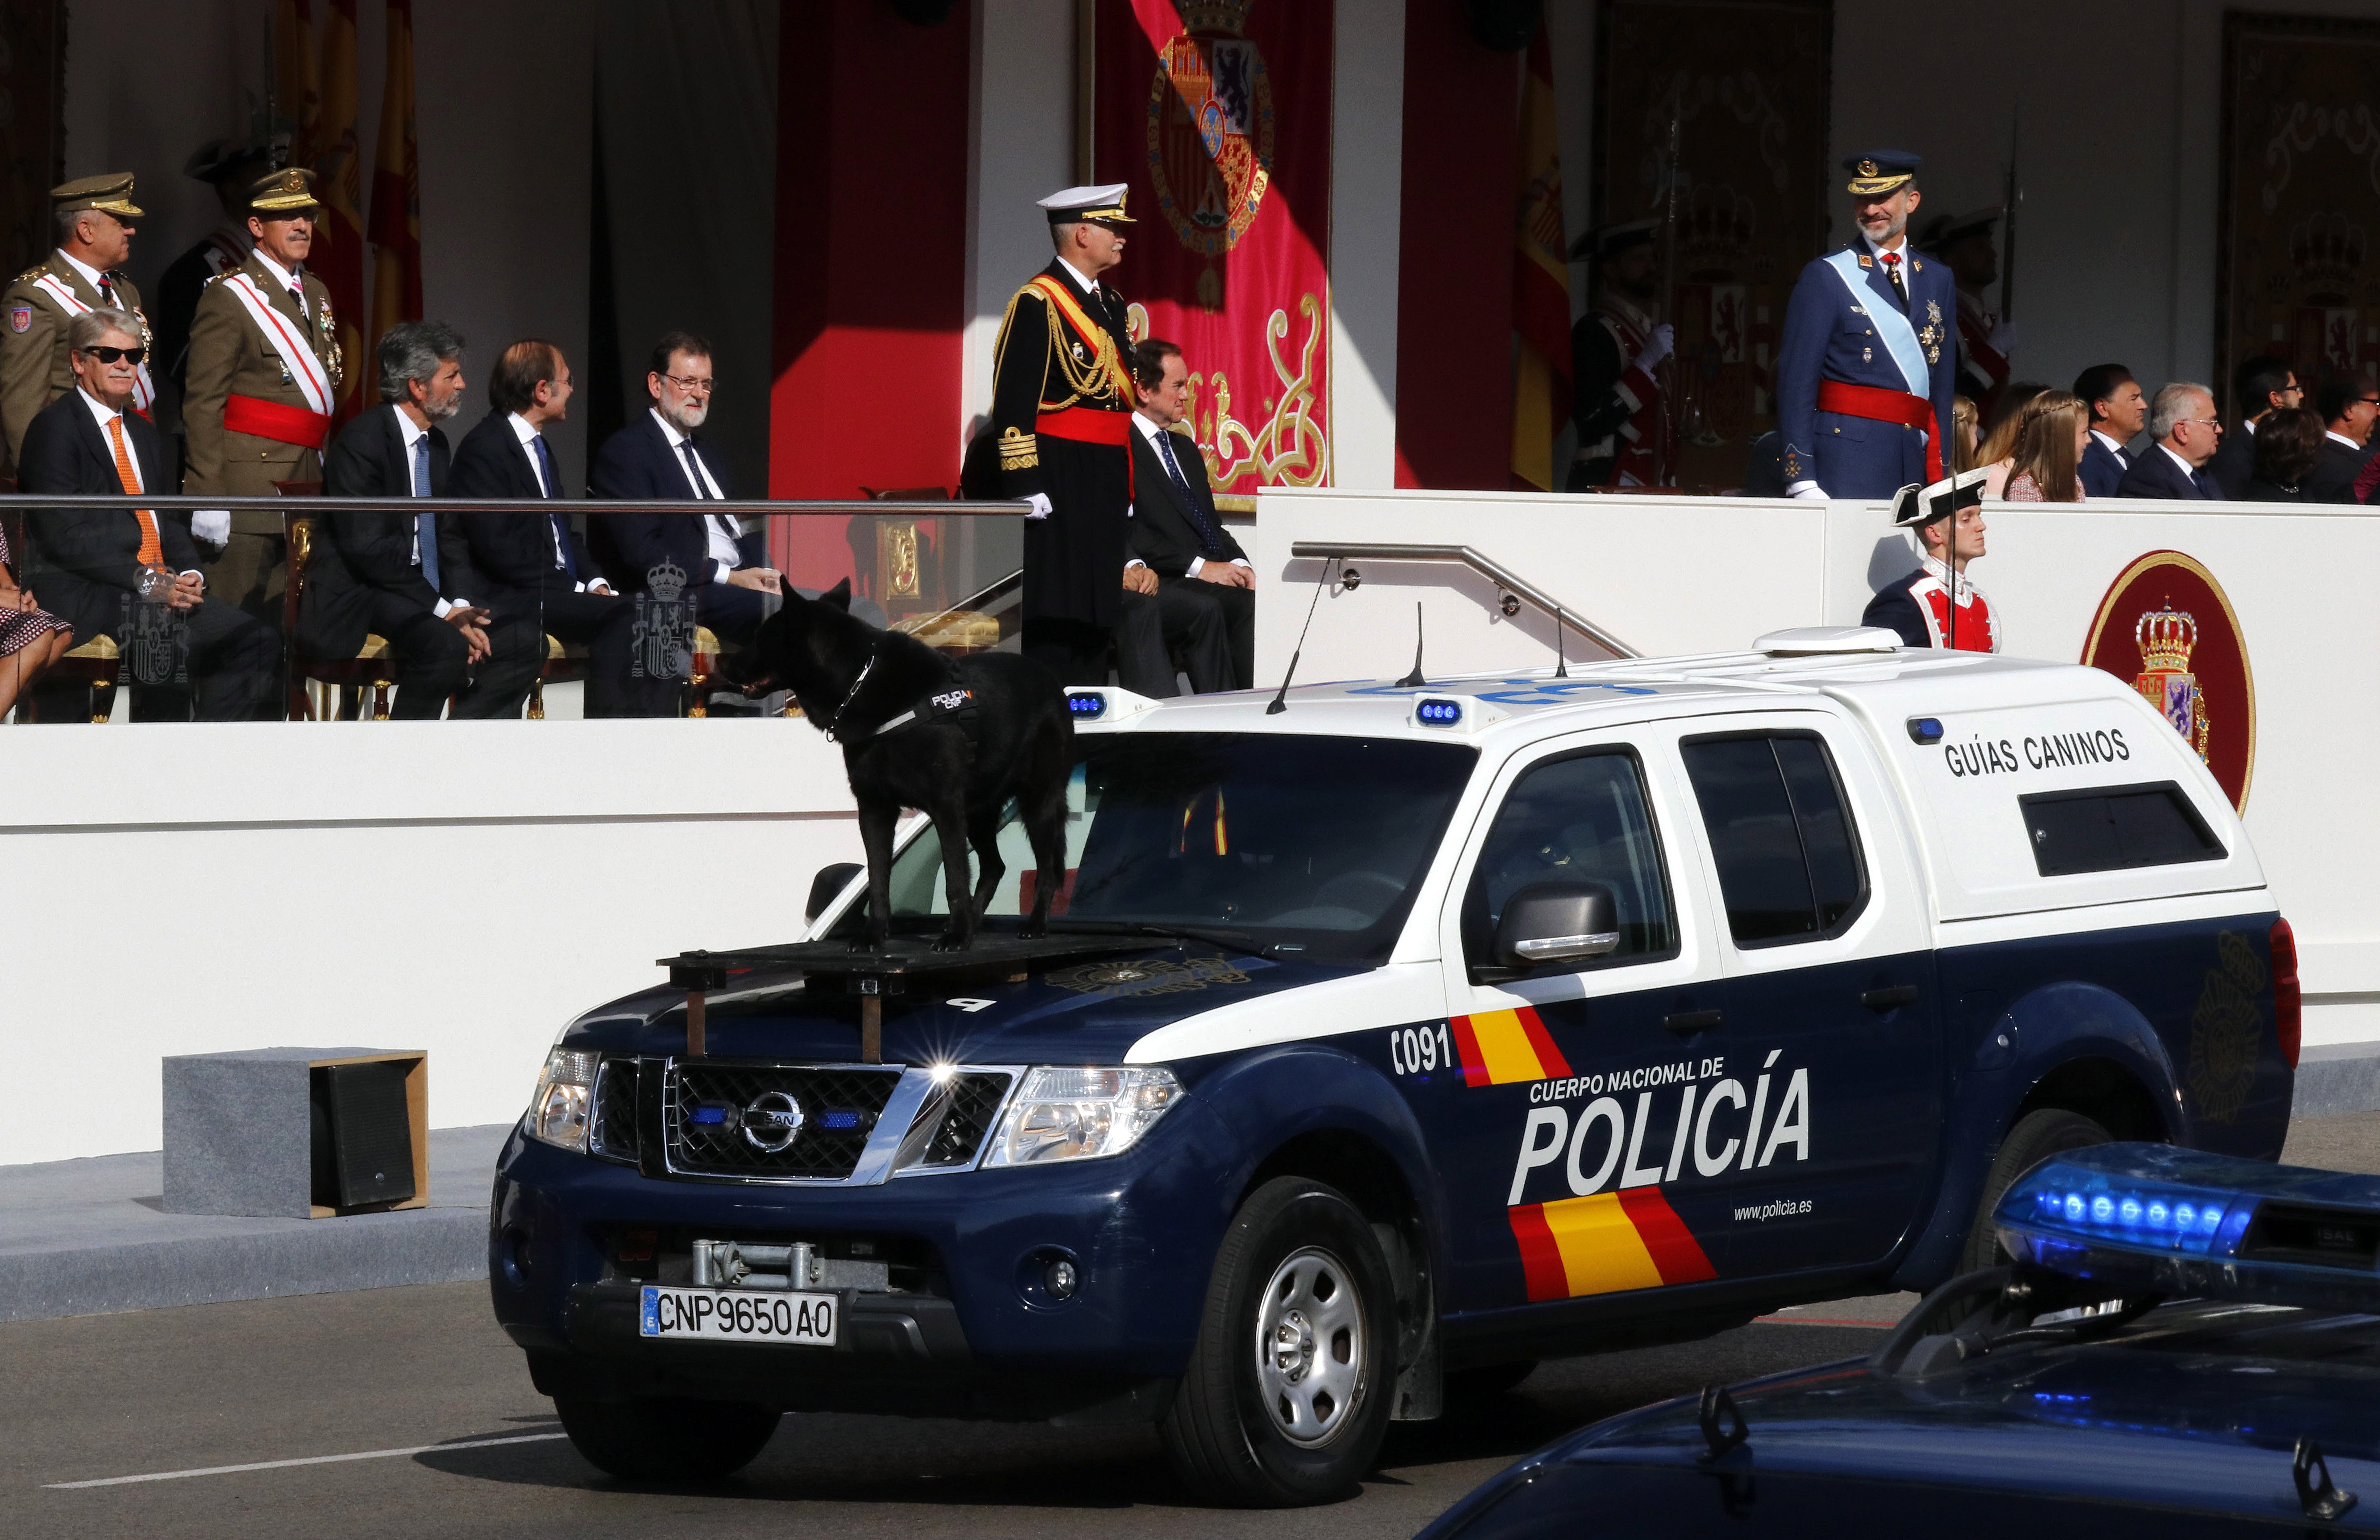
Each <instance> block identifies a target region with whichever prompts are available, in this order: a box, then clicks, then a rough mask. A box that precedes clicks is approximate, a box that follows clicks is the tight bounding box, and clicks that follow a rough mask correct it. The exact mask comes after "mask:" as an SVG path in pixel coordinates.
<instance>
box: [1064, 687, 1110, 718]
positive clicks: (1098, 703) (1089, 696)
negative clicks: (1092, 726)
mask: <svg viewBox="0 0 2380 1540" xmlns="http://www.w3.org/2000/svg"><path fill="white" fill-rule="evenodd" d="M1066 709H1067V710H1068V711H1069V712H1071V713H1073V715H1074V718H1075V721H1098V720H1099V718H1101V717H1103V716H1105V715H1107V713H1108V697H1106V696H1104V695H1102V694H1100V693H1099V691H1097V690H1068V691H1067V692H1066Z"/></svg>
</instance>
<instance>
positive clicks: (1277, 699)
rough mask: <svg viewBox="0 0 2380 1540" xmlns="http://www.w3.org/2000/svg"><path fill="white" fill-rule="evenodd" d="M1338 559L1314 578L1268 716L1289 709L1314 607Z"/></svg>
mask: <svg viewBox="0 0 2380 1540" xmlns="http://www.w3.org/2000/svg"><path fill="white" fill-rule="evenodd" d="M1336 560H1338V558H1337V557H1332V558H1330V560H1326V561H1325V562H1324V563H1323V564H1322V576H1319V577H1318V578H1316V579H1315V580H1314V597H1313V598H1312V599H1309V600H1306V601H1305V624H1304V625H1301V626H1299V627H1298V628H1297V646H1295V647H1294V648H1293V649H1290V654H1289V670H1288V672H1287V673H1283V674H1282V675H1281V688H1280V689H1279V690H1277V691H1275V692H1274V694H1273V697H1272V704H1270V705H1269V706H1267V707H1266V708H1265V715H1266V716H1269V717H1277V716H1279V715H1281V713H1282V712H1283V711H1286V710H1288V709H1289V682H1290V681H1291V680H1293V679H1294V678H1296V677H1297V660H1298V658H1299V656H1300V655H1302V654H1303V653H1304V652H1305V634H1306V633H1307V632H1308V631H1311V630H1313V629H1314V607H1315V606H1316V605H1317V604H1319V603H1321V602H1322V590H1323V588H1326V587H1327V586H1329V584H1330V562H1331V561H1336Z"/></svg>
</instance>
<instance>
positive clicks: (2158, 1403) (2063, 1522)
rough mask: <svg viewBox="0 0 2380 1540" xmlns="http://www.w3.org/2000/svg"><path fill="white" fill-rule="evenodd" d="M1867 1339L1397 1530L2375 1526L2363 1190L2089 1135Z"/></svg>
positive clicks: (2373, 1205)
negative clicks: (2000, 1251)
mask: <svg viewBox="0 0 2380 1540" xmlns="http://www.w3.org/2000/svg"><path fill="white" fill-rule="evenodd" d="M1994 1218H1995V1219H1996V1221H1997V1223H1998V1230H1999V1235H2000V1241H2001V1244H2002V1245H2003V1246H2004V1247H2005V1248H2006V1250H2007V1252H2008V1254H2009V1255H2010V1257H2012V1258H2013V1262H2012V1264H2011V1265H2010V1266H2006V1267H1990V1268H1985V1269H1983V1270H1981V1271H1977V1272H1973V1273H1969V1274H1967V1275H1965V1276H1964V1277H1961V1278H1958V1279H1953V1280H1951V1281H1950V1282H1949V1283H1947V1284H1945V1285H1943V1286H1942V1287H1941V1288H1940V1289H1939V1290H1937V1291H1935V1292H1934V1293H1933V1294H1932V1295H1930V1296H1929V1297H1928V1298H1927V1299H1926V1300H1925V1303H1924V1304H1921V1305H1919V1306H1918V1307H1917V1309H1915V1310H1914V1311H1913V1312H1911V1314H1910V1315H1909V1316H1908V1317H1907V1318H1906V1319H1905V1320H1903V1321H1902V1322H1901V1324H1900V1326H1899V1327H1898V1328H1895V1329H1894V1331H1893V1332H1892V1334H1891V1336H1890V1337H1889V1338H1888V1340H1886V1341H1885V1343H1884V1344H1883V1346H1881V1347H1880V1348H1878V1349H1877V1350H1876V1352H1875V1353H1873V1354H1872V1355H1870V1356H1869V1357H1867V1358H1864V1359H1856V1360H1852V1361H1851V1362H1848V1363H1840V1364H1824V1365H1820V1366H1818V1367H1815V1368H1809V1369H1803V1370H1796V1371H1794V1372H1791V1373H1789V1374H1782V1375H1773V1376H1768V1377H1767V1378H1763V1379H1756V1380H1751V1381H1747V1382H1745V1383H1743V1384H1739V1385H1733V1386H1726V1387H1721V1386H1712V1387H1710V1388H1706V1390H1705V1391H1704V1392H1703V1394H1702V1395H1701V1397H1700V1398H1699V1399H1698V1400H1682V1401H1670V1402H1665V1403H1663V1404H1660V1405H1658V1406H1650V1407H1646V1408H1645V1409H1643V1410H1642V1411H1638V1412H1633V1413H1628V1414H1626V1415H1624V1416H1621V1417H1614V1418H1611V1419H1609V1420H1608V1421H1605V1422H1602V1423H1598V1424H1597V1425H1594V1426H1592V1427H1589V1428H1586V1429H1585V1430H1583V1431H1581V1432H1578V1433H1575V1434H1573V1435H1571V1436H1570V1437H1566V1438H1564V1439H1562V1440H1561V1441H1560V1442H1559V1443H1557V1444H1554V1445H1553V1446H1551V1447H1550V1448H1548V1449H1543V1450H1540V1451H1539V1452H1538V1453H1536V1454H1535V1455H1532V1456H1530V1457H1529V1458H1528V1459H1526V1460H1524V1461H1522V1462H1521V1463H1519V1464H1518V1465H1515V1466H1513V1467H1512V1469H1511V1470H1509V1471H1506V1472H1504V1473H1502V1474H1500V1475H1499V1476H1498V1477H1496V1479H1494V1480H1493V1481H1491V1482H1489V1483H1488V1485H1485V1486H1483V1487H1481V1488H1479V1489H1478V1490H1477V1491H1475V1492H1474V1493H1472V1494H1471V1495H1470V1496H1469V1497H1468V1498H1464V1499H1463V1501H1462V1502H1461V1503H1459V1504H1457V1505H1456V1506H1455V1507H1454V1508H1453V1509H1451V1510H1449V1511H1448V1512H1447V1513H1446V1514H1445V1515H1443V1516H1442V1517H1441V1518H1439V1520H1438V1522H1435V1523H1433V1524H1432V1525H1430V1526H1429V1527H1428V1528H1427V1529H1426V1530H1424V1531H1423V1532H1422V1535H1421V1540H1455V1537H1456V1536H1458V1535H1459V1536H1461V1537H1462V1540H1536V1537H1538V1536H1547V1537H1551V1536H1555V1535H1561V1536H1565V1537H1567V1536H1574V1535H1636V1534H1644V1535H1655V1534H1658V1535H1660V1536H1662V1537H1663V1540H1692V1537H1694V1536H1700V1535H1721V1534H1723V1535H1729V1536H1742V1537H1751V1536H1762V1535H1788V1534H1790V1535H1803V1534H1811V1535H1817V1534H1824V1535H1830V1536H1833V1535H1853V1534H1922V1535H1925V1536H1927V1537H1928V1540H1935V1537H1939V1536H1946V1535H1962V1534H2023V1535H2027V1536H2034V1537H2041V1540H2047V1537H2050V1536H2063V1535H2089V1536H2092V1537H2093V1540H2104V1537H2106V1536H2110V1535H2124V1534H2155V1535H2158V1536H2160V1537H2168V1536H2194V1535H2200V1534H2268V1533H2269V1534H2326V1533H2332V1532H2357V1533H2360V1532H2370V1531H2380V1418H2375V1416H2374V1410H2375V1406H2380V1271H2375V1267H2376V1266H2380V1179H2374V1178H2371V1177H2362V1176H2345V1175H2339V1174H2337V1173H2334V1172H2329V1171H2316V1170H2302V1169H2298V1168H2291V1167H2273V1166H2265V1165H2262V1164H2259V1163H2254V1162H2249V1161H2241V1160H2236V1159H2231V1158H2225V1157H2221V1156H2215V1155H2208V1154H2204V1153H2203V1152H2199V1151H2193V1150H2185V1149H2177V1148H2174V1147H2172V1146H2162V1145H2144V1144H2116V1145H2103V1146H2096V1147H2094V1148H2091V1149H2085V1150H2077V1151H2074V1152H2071V1153H2070V1154H2066V1155H2062V1156H2059V1157H2057V1158H2053V1159H2051V1160H2048V1161H2046V1162H2045V1163H2043V1164H2042V1165H2039V1166H2037V1167H2035V1168H2034V1170H2032V1171H2031V1172H2030V1173H2029V1174H2027V1175H2026V1176H2024V1177H2023V1178H2022V1179H2021V1180H2019V1181H2018V1182H2016V1183H2015V1184H2014V1185H2012V1186H2011V1187H2010V1189H2009V1191H2008V1193H2007V1194H2006V1195H2005V1196H2004V1197H2003V1198H2002V1200H2001V1202H2000V1205H1999V1207H1998V1209H1997V1210H1996V1211H1995V1216H1994Z"/></svg>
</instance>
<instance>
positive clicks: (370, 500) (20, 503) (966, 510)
mask: <svg viewBox="0 0 2380 1540" xmlns="http://www.w3.org/2000/svg"><path fill="white" fill-rule="evenodd" d="M423 503H429V504H430V505H431V506H432V507H435V508H443V509H447V510H449V511H461V512H484V513H517V514H552V513H566V514H731V515H735V516H736V517H738V518H761V517H766V516H771V515H779V516H790V517H795V518H849V517H851V516H853V515H857V514H886V515H893V516H895V517H900V518H938V517H942V516H946V515H956V516H958V517H961V518H972V517H976V516H978V515H991V516H995V517H999V516H1006V517H1013V518H1022V517H1023V516H1024V515H1026V514H1028V513H1031V512H1032V511H1033V509H1032V504H1030V503H1024V502H1012V501H1008V500H1005V499H1002V500H999V501H987V502H976V501H973V500H967V501H961V502H951V503H926V502H913V503H893V502H883V503H877V502H872V501H869V500H868V499H865V498H844V499H827V500H823V501H819V502H796V501H792V500H787V501H781V502H780V501H771V500H769V499H766V498H759V499H754V498H741V499H736V500H734V501H722V502H714V503H705V502H699V501H697V500H694V499H691V498H689V499H686V500H683V501H670V500H664V499H661V498H654V499H652V500H650V501H646V500H643V499H621V498H592V497H570V498H538V497H485V498H471V497H333V496H331V495H329V494H327V493H313V494H303V495H294V496H289V497H207V496H192V495H190V494H188V493H184V492H173V493H169V492H141V493H139V494H137V495H136V494H134V493H129V492H93V493H73V494H69V493H65V492H6V493H0V513H13V512H17V511H19V510H21V511H23V512H26V513H39V512H42V511H43V510H45V509H53V508H55V509H61V510H79V509H94V510H102V511H104V510H107V509H126V510H129V509H133V508H148V509H152V510H159V511H163V512H165V513H182V512H185V511H188V512H191V513H216V512H223V513H235V514H301V515H302V514H318V513H343V514H411V513H418V512H419V511H420V509H421V505H422V504H423ZM556 503H559V504H561V506H560V507H559V508H557V507H556V506H555V504H556Z"/></svg>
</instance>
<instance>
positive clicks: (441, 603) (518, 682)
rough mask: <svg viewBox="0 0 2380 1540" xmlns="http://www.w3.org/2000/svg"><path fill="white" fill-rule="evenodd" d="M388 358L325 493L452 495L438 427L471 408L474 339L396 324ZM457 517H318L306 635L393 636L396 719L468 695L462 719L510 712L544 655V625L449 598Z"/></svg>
mask: <svg viewBox="0 0 2380 1540" xmlns="http://www.w3.org/2000/svg"><path fill="white" fill-rule="evenodd" d="M376 356H377V357H378V358H379V360H380V394H381V403H382V404H381V405H380V406H376V407H374V408H373V409H371V410H370V411H368V412H366V413H364V414H363V415H362V416H361V417H358V418H356V419H355V420H354V421H352V422H350V423H348V424H347V425H346V428H344V429H342V430H340V432H339V436H338V438H337V439H336V440H335V441H334V442H333V443H332V445H331V452H330V454H329V455H327V456H326V457H325V458H324V460H323V462H322V476H323V481H324V491H328V492H329V493H330V494H331V495H332V496H334V497H424V498H428V497H443V496H445V495H446V493H447V485H446V481H447V472H448V467H449V465H450V460H451V457H450V455H448V452H447V448H446V435H445V433H444V432H443V431H441V430H440V429H439V427H438V424H439V423H441V422H443V421H445V420H446V419H447V418H451V417H453V416H454V415H455V411H456V409H457V408H459V407H460V406H462V404H463V338H462V336H461V334H460V333H457V332H455V329H454V328H453V327H451V326H449V325H447V324H446V323H445V322H443V321H405V322H402V323H401V324H398V325H395V326H392V327H390V328H389V329H388V332H387V333H386V334H385V335H383V337H382V338H381V339H380V347H379V350H378V352H377V355H376ZM454 519H455V515H452V514H444V515H441V514H439V513H437V512H436V511H435V510H425V511H423V512H421V513H419V514H365V513H351V512H334V513H330V514H325V515H321V516H320V517H318V518H317V519H316V520H315V529H316V535H317V540H316V543H315V546H314V552H313V556H312V559H311V562H310V564H309V566H308V568H307V572H306V591H305V593H304V595H303V596H302V597H301V598H300V599H299V600H298V606H297V645H298V647H299V649H301V650H303V651H304V652H306V653H307V654H309V655H310V656H312V657H316V658H352V657H354V656H355V655H356V650H357V649H358V648H360V647H361V646H362V645H363V641H364V637H366V636H367V635H377V636H381V637H386V638H387V640H388V646H389V651H390V652H391V653H392V654H393V655H394V656H395V659H396V703H395V705H394V706H393V707H391V708H390V709H389V715H390V717H392V718H393V719H395V720H397V721H419V720H427V719H431V718H435V717H436V716H438V715H439V713H440V712H442V711H443V710H444V709H446V699H447V697H449V696H456V697H459V698H458V699H456V700H455V717H456V718H457V719H462V718H469V717H487V716H491V715H494V714H497V712H498V711H499V709H500V708H501V705H502V703H504V701H506V700H516V699H517V696H516V693H515V692H516V691H518V690H523V689H526V688H527V687H528V676H529V674H530V673H532V672H533V671H534V670H535V669H536V667H537V663H538V660H539V659H540V657H541V656H542V654H543V652H544V640H545V639H544V637H542V636H540V634H539V633H538V631H537V628H536V625H535V624H534V623H533V622H530V621H526V620H512V621H504V622H498V621H496V620H494V619H493V618H492V616H490V615H489V613H488V612H487V611H485V610H483V609H476V608H473V607H472V606H470V605H466V604H456V603H454V602H452V601H451V600H447V599H445V598H443V597H442V596H441V595H440V593H439V591H438V586H439V578H440V576H442V574H441V572H440V570H439V559H438V558H439V551H440V548H441V545H442V543H443V544H445V545H449V546H451V545H453V544H454V543H455V541H456V540H459V538H460V537H459V535H458V533H457V532H456V530H455V527H454ZM475 667H476V669H477V673H476V675H475V674H474V673H473V670H474V668H475Z"/></svg>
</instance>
